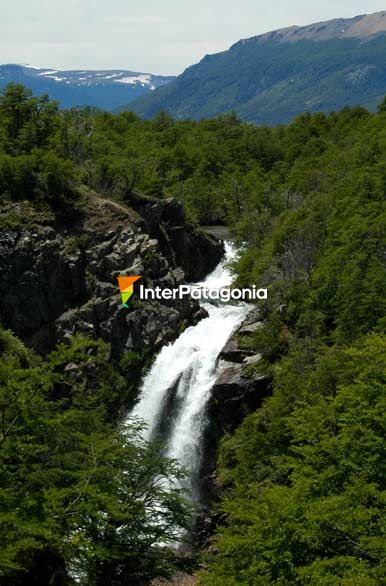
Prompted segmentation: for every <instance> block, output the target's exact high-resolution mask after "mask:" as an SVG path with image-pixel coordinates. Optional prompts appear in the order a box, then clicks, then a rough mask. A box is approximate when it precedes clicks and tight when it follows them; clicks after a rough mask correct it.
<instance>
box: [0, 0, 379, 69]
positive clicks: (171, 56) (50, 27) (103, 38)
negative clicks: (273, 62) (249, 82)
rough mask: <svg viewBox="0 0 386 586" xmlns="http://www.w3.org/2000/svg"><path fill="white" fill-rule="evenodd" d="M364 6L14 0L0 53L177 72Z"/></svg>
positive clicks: (72, 64) (10, 57)
mask: <svg viewBox="0 0 386 586" xmlns="http://www.w3.org/2000/svg"><path fill="white" fill-rule="evenodd" d="M383 8H384V5H383V0H367V1H366V12H375V11H377V10H382V9H383ZM363 11H364V10H363V1H362V0H335V1H334V0H326V1H325V2H324V3H323V4H315V3H314V4H310V3H309V1H308V0H307V1H306V0H293V1H292V3H290V4H289V3H288V0H269V1H268V0H260V1H259V2H256V0H238V2H234V0H210V2H208V0H194V1H193V0H191V1H189V0H188V1H185V2H181V0H162V2H161V1H160V0H109V1H108V2H107V3H106V1H105V0H34V2H31V0H17V2H10V3H8V4H7V7H6V9H4V10H3V17H2V19H1V21H0V61H2V62H32V63H40V64H41V65H42V66H47V67H52V68H53V69H70V68H74V69H79V68H90V69H91V68H93V69H96V68H126V69H132V70H137V71H146V72H154V73H163V74H167V73H179V72H181V71H182V70H183V69H185V68H186V67H187V66H189V65H191V64H193V63H194V62H196V61H198V60H199V59H201V58H202V57H203V56H204V55H205V54H207V53H213V52H217V51H222V50H224V49H226V48H228V47H229V46H230V45H232V44H233V43H235V42H236V41H237V40H239V39H240V38H246V37H249V36H254V35H257V34H260V33H263V32H266V31H269V30H273V29H276V28H281V27H284V26H289V25H291V24H309V23H310V22H315V21H319V20H327V19H330V18H335V17H339V16H346V17H347V16H354V15H355V14H360V13H363ZM4 12H5V13H6V16H4Z"/></svg>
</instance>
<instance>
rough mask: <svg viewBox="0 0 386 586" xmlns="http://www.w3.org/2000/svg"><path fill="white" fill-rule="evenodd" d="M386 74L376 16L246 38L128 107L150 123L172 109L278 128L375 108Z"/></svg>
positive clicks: (383, 32) (383, 22) (384, 17)
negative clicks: (299, 119)
mask: <svg viewBox="0 0 386 586" xmlns="http://www.w3.org/2000/svg"><path fill="white" fill-rule="evenodd" d="M385 71H386V12H378V13H375V14H370V15H362V16H357V17H355V18H350V19H343V18H340V19H335V20H330V21H327V22H319V23H316V24H312V25H309V26H303V27H299V26H291V27H288V28H285V29H280V30H277V31H273V32H270V33H266V34H262V35H259V36H256V37H252V38H249V39H244V40H241V41H239V42H238V43H236V44H235V45H233V46H232V47H231V48H230V49H229V50H228V51H224V52H222V53H217V54H215V55H206V56H205V57H204V59H202V61H200V62H199V63H198V64H196V65H193V66H192V67H189V68H188V69H186V70H185V71H184V73H182V75H180V76H179V77H177V78H176V79H175V80H174V81H173V82H172V83H170V84H168V85H167V86H166V87H163V88H159V89H158V90H156V91H155V92H153V94H152V95H147V96H144V97H142V98H139V99H138V100H136V101H135V102H134V104H132V105H130V108H131V109H134V110H135V111H136V112H137V113H139V114H141V115H143V116H145V117H151V116H153V115H154V114H155V113H156V112H158V111H159V110H160V109H167V110H169V111H170V113H171V114H172V115H174V116H175V117H177V118H194V119H199V118H203V117H211V116H216V115H219V114H223V113H226V112H229V111H235V112H236V113H237V114H238V115H239V116H240V117H241V118H243V119H244V120H248V121H251V122H254V123H258V124H269V125H273V124H277V123H285V122H288V121H290V120H291V119H292V118H293V117H294V116H295V115H297V114H299V113H301V112H304V111H306V110H308V111H325V112H329V111H331V110H337V109H340V108H342V107H344V106H347V105H357V104H360V105H363V106H366V107H368V108H369V109H370V110H374V109H375V108H376V105H377V104H378V103H379V102H380V100H381V99H382V98H383V96H384V95H385V94H386V75H385Z"/></svg>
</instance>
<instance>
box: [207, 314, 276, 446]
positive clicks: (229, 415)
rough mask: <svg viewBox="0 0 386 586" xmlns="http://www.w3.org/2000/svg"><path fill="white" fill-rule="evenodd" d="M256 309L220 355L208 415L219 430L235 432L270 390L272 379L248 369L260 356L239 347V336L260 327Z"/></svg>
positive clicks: (256, 370)
mask: <svg viewBox="0 0 386 586" xmlns="http://www.w3.org/2000/svg"><path fill="white" fill-rule="evenodd" d="M261 325H262V324H261V322H260V321H259V315H258V312H257V311H252V312H251V313H250V314H249V315H248V316H247V317H246V318H245V320H244V321H243V323H242V324H241V326H240V327H239V328H238V330H237V331H236V332H235V333H234V335H233V336H232V337H231V338H230V339H229V340H228V342H227V343H226V345H225V346H224V348H223V350H222V351H221V353H220V355H219V362H218V367H217V369H218V376H217V380H216V384H215V385H214V387H213V390H212V398H211V402H210V405H209V415H210V417H211V419H212V420H214V421H215V422H216V427H217V430H218V432H219V433H220V434H221V435H222V434H223V433H225V432H232V431H234V429H235V428H236V427H237V426H238V425H239V424H240V423H241V422H242V420H243V419H244V417H245V416H246V415H248V414H249V413H251V412H252V411H255V410H256V409H257V408H258V407H259V406H260V405H261V402H262V400H263V399H264V398H265V397H266V396H267V395H268V394H269V386H270V380H269V377H267V376H266V375H264V374H261V373H259V371H258V368H256V369H254V372H253V374H250V372H248V373H247V371H246V369H247V367H249V366H256V367H257V366H258V364H259V362H260V360H261V356H260V354H255V353H254V352H253V351H252V350H247V349H245V348H242V347H240V344H239V340H238V338H239V336H240V335H241V334H242V335H249V334H252V333H254V332H255V331H257V330H258V329H259V327H261Z"/></svg>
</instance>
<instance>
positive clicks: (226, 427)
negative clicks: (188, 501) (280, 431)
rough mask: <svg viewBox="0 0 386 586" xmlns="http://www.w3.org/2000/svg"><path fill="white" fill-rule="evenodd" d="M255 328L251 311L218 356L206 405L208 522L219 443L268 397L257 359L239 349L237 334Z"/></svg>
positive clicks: (203, 475) (204, 470)
mask: <svg viewBox="0 0 386 586" xmlns="http://www.w3.org/2000/svg"><path fill="white" fill-rule="evenodd" d="M259 327H261V322H260V321H259V315H258V312H257V311H255V310H253V311H251V312H250V314H249V315H248V316H247V317H246V319H245V320H244V321H243V323H242V324H241V326H240V327H239V328H238V330H237V331H236V332H235V333H234V334H233V335H232V337H231V338H230V339H229V340H228V342H227V343H226V345H225V346H224V348H223V350H222V352H221V353H220V356H219V361H218V367H217V372H218V375H217V380H216V383H215V385H214V387H213V389H212V395H211V399H210V402H209V406H208V420H209V421H210V425H209V426H208V428H207V430H206V434H205V437H204V454H205V458H204V460H203V462H202V467H201V474H200V476H201V490H202V494H203V501H204V503H206V504H208V505H209V509H208V510H207V512H206V514H207V516H208V518H210V519H212V521H213V519H214V518H213V515H212V512H211V511H210V503H211V502H212V501H213V500H214V499H216V498H217V497H218V494H217V490H218V489H217V486H216V459H217V449H218V443H219V440H220V439H221V437H222V436H223V435H224V434H225V433H232V432H233V431H234V430H235V429H236V427H237V426H238V425H240V423H241V422H242V420H243V419H244V418H245V417H246V415H248V414H249V413H252V412H253V411H256V409H258V408H259V407H260V406H261V403H262V401H263V399H264V398H265V397H267V396H268V395H269V394H270V383H271V381H270V378H269V377H268V376H267V375H265V374H262V373H259V369H258V364H259V361H260V360H261V356H260V355H259V354H254V353H253V352H252V351H250V350H245V349H244V348H241V347H240V344H239V336H240V334H244V335H249V334H251V333H254V332H255V331H256V330H258V328H259ZM250 366H254V367H256V368H253V371H252V373H251V372H250V370H251V369H249V368H248V367H250ZM201 521H202V519H199V522H201ZM213 522H214V521H213ZM204 533H205V531H204V532H203V534H204ZM206 537H208V534H207V535H206ZM200 539H201V538H200Z"/></svg>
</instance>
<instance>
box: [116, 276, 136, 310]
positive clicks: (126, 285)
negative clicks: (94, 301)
mask: <svg viewBox="0 0 386 586" xmlns="http://www.w3.org/2000/svg"><path fill="white" fill-rule="evenodd" d="M139 279H142V277H118V284H119V289H120V291H121V296H122V305H123V307H128V305H127V302H128V301H129V299H130V297H131V296H132V294H133V293H134V283H135V282H136V281H138V280H139Z"/></svg>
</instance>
